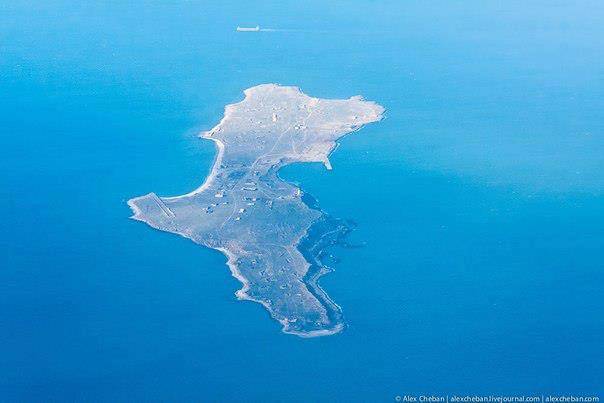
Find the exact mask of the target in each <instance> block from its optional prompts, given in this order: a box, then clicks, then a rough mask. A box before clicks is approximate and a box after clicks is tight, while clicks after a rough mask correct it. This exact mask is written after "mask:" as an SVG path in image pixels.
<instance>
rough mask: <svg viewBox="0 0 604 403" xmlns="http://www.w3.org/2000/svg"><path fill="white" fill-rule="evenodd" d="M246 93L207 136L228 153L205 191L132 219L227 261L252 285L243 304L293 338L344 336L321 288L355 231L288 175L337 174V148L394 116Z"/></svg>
mask: <svg viewBox="0 0 604 403" xmlns="http://www.w3.org/2000/svg"><path fill="white" fill-rule="evenodd" d="M244 94H245V98H244V99H243V100H242V101H241V102H238V103H235V104H231V105H227V106H226V108H225V112H224V116H223V118H222V120H221V121H220V123H219V124H218V125H217V126H215V127H214V128H213V129H212V130H210V131H208V132H204V133H202V134H201V135H200V137H202V138H204V139H209V140H212V141H213V142H214V143H215V144H216V147H217V151H218V152H217V155H216V158H215V161H214V163H213V165H212V168H211V171H210V173H209V175H208V176H207V178H206V180H205V182H204V183H203V184H202V185H201V186H200V187H199V188H197V189H195V190H194V191H192V192H191V193H188V194H185V195H182V196H177V197H159V196H157V195H156V194H155V193H149V194H147V195H144V196H140V197H136V198H133V199H131V200H129V201H128V205H129V206H130V208H131V209H132V211H133V212H134V215H133V216H132V217H131V218H133V219H135V220H139V221H143V222H145V223H147V224H148V225H150V226H151V227H153V228H156V229H158V230H162V231H167V232H172V233H175V234H178V235H181V236H183V237H185V238H189V239H190V240H192V241H193V242H195V243H197V244H199V245H203V246H205V247H208V248H212V249H216V250H218V251H220V252H222V253H224V255H226V257H227V265H228V267H229V268H230V270H231V273H232V275H233V276H234V277H235V278H237V279H238V280H239V281H241V283H242V284H243V287H242V288H241V289H240V290H238V291H237V292H236V296H237V297H238V298H239V299H243V300H251V301H255V302H258V303H260V304H262V305H263V306H264V307H265V308H266V309H267V310H268V312H269V313H270V315H271V316H272V317H273V318H274V319H275V320H277V321H279V322H280V323H281V325H282V327H283V329H282V330H283V332H285V333H290V334H295V335H298V336H301V337H315V336H324V335H331V334H335V333H337V332H339V331H341V330H342V329H343V328H344V320H343V317H342V310H341V309H340V307H339V306H338V305H337V304H336V303H335V302H334V301H332V300H331V299H330V298H329V296H328V295H327V294H326V293H325V292H324V291H323V289H322V288H321V287H320V286H319V284H318V280H319V278H320V277H321V276H323V275H324V274H326V273H328V272H330V271H331V269H330V268H329V267H328V265H327V264H325V263H324V259H323V257H324V255H325V250H326V248H328V247H330V246H331V245H334V244H337V243H339V242H342V241H343V240H344V237H345V236H346V235H347V233H348V232H349V231H350V225H349V224H348V223H346V222H345V221H343V220H340V219H336V218H333V217H330V216H329V215H328V214H326V213H325V212H323V211H322V210H321V209H320V208H319V206H318V205H317V203H316V201H315V200H314V199H313V198H312V197H311V196H310V195H308V194H306V193H304V192H303V191H302V190H301V189H300V188H298V187H297V186H295V185H294V184H291V183H288V182H286V181H284V180H282V179H281V178H280V177H279V174H278V173H279V169H280V168H281V167H283V166H284V165H287V164H291V163H296V162H320V163H323V164H324V165H325V167H326V168H327V169H331V164H330V162H329V155H330V153H331V152H332V151H333V150H334V148H335V147H336V145H337V143H336V141H337V140H338V139H339V138H341V137H342V136H344V135H346V134H348V133H351V132H354V131H356V130H358V129H360V128H361V127H362V126H363V125H365V124H367V123H371V122H376V121H379V120H380V119H381V118H382V116H383V112H384V108H383V107H382V106H380V105H378V104H376V103H375V102H369V101H365V100H364V99H363V98H362V97H360V96H354V97H351V98H349V99H319V98H313V97H310V96H308V95H306V94H304V93H303V92H302V91H301V90H300V89H299V88H297V87H289V86H280V85H277V84H263V85H258V86H255V87H252V88H248V89H247V90H245V91H244Z"/></svg>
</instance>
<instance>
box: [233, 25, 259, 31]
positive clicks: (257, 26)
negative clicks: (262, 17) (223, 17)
mask: <svg viewBox="0 0 604 403" xmlns="http://www.w3.org/2000/svg"><path fill="white" fill-rule="evenodd" d="M236 31H237V32H258V31H260V25H256V26H255V27H239V26H238V27H237V29H236Z"/></svg>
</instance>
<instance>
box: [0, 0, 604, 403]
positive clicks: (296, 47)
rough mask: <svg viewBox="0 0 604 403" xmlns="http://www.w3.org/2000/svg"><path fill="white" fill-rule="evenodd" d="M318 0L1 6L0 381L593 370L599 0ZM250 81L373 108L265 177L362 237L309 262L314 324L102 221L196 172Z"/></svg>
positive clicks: (412, 377) (48, 384)
mask: <svg viewBox="0 0 604 403" xmlns="http://www.w3.org/2000/svg"><path fill="white" fill-rule="evenodd" d="M323 3H324V2H321V1H307V2H304V3H303V4H295V3H294V2H291V3H289V2H282V1H280V2H270V1H260V2H257V3H256V4H253V5H252V4H249V2H228V3H227V4H223V2H217V4H216V5H209V4H206V3H205V2H186V3H181V4H160V3H156V2H141V3H139V4H136V5H135V4H132V5H123V4H122V3H121V2H110V3H108V4H106V5H91V4H82V3H80V2H55V1H51V2H43V3H41V2H19V1H18V2H11V3H10V4H9V3H7V4H4V5H2V6H0V10H1V12H0V54H1V57H0V88H1V90H0V150H1V158H0V170H1V171H2V174H0V207H1V209H2V211H3V212H4V218H3V231H1V232H0V256H1V262H0V266H1V269H0V326H1V328H2V331H1V332H0V334H1V336H0V400H8V401H45V400H57V401H72V400H85V401H148V400H151V401H181V400H196V401H232V400H237V401H264V402H267V401H286V400H291V401H306V402H308V401H392V400H393V399H394V396H396V395H398V394H405V393H408V394H419V393H426V394H430V393H431V394H438V393H449V394H453V393H506V394H520V393H531V394H541V393H545V394H547V393H567V394H569V393H577V394H578V393H582V394H594V393H601V392H602V379H604V370H603V369H602V368H603V367H604V354H603V353H604V351H603V346H602V338H603V336H604V319H603V316H602V311H603V310H604V304H603V302H602V301H604V299H603V298H602V283H603V281H604V274H603V270H602V269H603V264H602V250H604V163H603V161H604V159H603V158H602V155H604V140H603V139H604V117H603V114H602V111H603V110H604V97H603V95H604V79H603V78H604V76H603V72H604V64H603V63H602V58H601V55H602V54H604V42H602V41H601V40H600V39H599V38H602V37H603V36H604V28H602V27H604V7H603V6H602V3H601V2H597V1H592V2H590V1H578V2H577V1H557V2H553V3H552V2H545V1H543V2H542V1H535V2H529V4H527V2H519V1H512V2H505V3H504V4H499V2H473V1H470V2H456V3H451V2H445V1H442V2H432V3H429V2H420V1H410V2H400V1H391V2H379V3H378V2H343V1H342V2H332V3H330V4H328V5H325V4H323ZM256 24H260V25H262V26H264V27H267V28H277V29H287V30H289V31H279V32H261V33H251V34H237V33H235V32H234V27H236V26H237V25H256ZM266 82H277V83H281V84H284V85H298V86H300V87H301V88H302V89H303V90H304V91H305V92H306V93H308V94H310V95H313V96H317V97H327V98H343V97H349V96H352V95H357V94H362V95H364V96H365V97H366V98H367V99H370V100H375V101H377V102H379V103H380V104H382V105H384V106H385V107H386V108H387V118H386V119H385V120H384V121H382V122H380V123H378V124H374V125H371V126H368V127H366V128H364V129H363V130H361V131H360V132H358V133H355V134H353V135H351V136H348V137H346V138H345V139H344V140H343V141H342V142H341V146H340V148H339V149H338V151H337V152H336V153H335V154H334V155H333V157H332V163H333V166H334V170H333V171H332V172H327V171H325V170H324V168H323V167H322V166H320V165H318V164H304V165H295V166H290V167H287V168H285V169H284V170H283V172H282V175H283V177H285V178H287V179H289V180H292V181H296V182H298V183H300V184H301V186H302V187H303V188H304V189H305V190H306V191H307V192H309V193H311V194H312V195H313V196H315V197H316V198H317V199H318V200H319V202H320V205H321V207H322V208H323V209H324V210H326V211H327V212H329V213H330V214H332V215H334V216H336V217H342V218H347V219H352V220H354V221H356V222H357V224H358V230H357V231H355V233H354V234H353V241H355V242H357V243H364V245H365V246H364V247H362V248H357V249H345V250H338V251H337V255H338V256H339V258H340V259H341V262H340V263H339V264H338V266H337V271H336V272H335V273H334V274H331V275H330V276H328V277H326V278H324V279H323V281H322V284H323V286H324V288H325V289H326V290H327V292H328V293H329V294H330V295H331V296H332V297H333V298H334V300H335V301H337V302H338V303H339V304H340V305H341V306H342V307H343V310H344V314H345V316H346V319H347V321H348V323H349V327H348V328H347V330H346V331H345V332H344V333H342V334H340V335H337V336H334V337H328V338H317V339H311V340H305V339H300V338H297V337H292V336H287V335H283V334H281V333H280V331H279V329H280V326H279V325H278V323H276V322H274V321H272V320H271V319H270V318H269V316H268V314H267V313H266V312H265V311H264V310H263V309H262V307H260V306H259V305H257V304H253V303H250V302H238V301H236V299H235V297H234V292H235V290H236V289H237V288H238V287H239V284H238V282H237V281H236V280H235V279H233V278H232V277H231V276H230V274H229V272H228V269H227V268H226V266H225V258H224V257H223V256H222V255H221V254H220V253H218V252H216V251H211V250H208V249H204V248H201V247H199V246H197V245H195V244H193V243H191V242H189V241H187V240H184V239H182V238H178V237H176V236H173V235H170V234H167V233H161V232H158V231H153V230H151V229H150V228H148V227H147V226H145V225H143V224H141V223H137V222H133V221H131V220H128V217H129V215H130V211H129V209H128V207H127V206H126V204H125V201H126V200H127V199H128V198H131V197H133V196H137V195H140V194H144V193H146V192H150V191H155V192H156V193H158V194H160V195H166V196H167V195H177V194H181V193H185V192H188V191H190V190H191V189H193V188H195V187H197V186H198V185H199V183H201V181H202V180H203V178H204V175H205V174H206V173H207V170H208V169H209V166H210V164H211V162H212V159H213V156H214V148H213V145H212V144H211V143H210V142H207V141H202V140H198V139H196V138H195V133H196V132H197V131H199V130H202V129H209V128H211V127H212V126H214V125H215V124H216V123H218V121H219V120H220V118H221V116H222V111H223V108H224V105H226V104H228V103H231V102H235V101H238V100H239V99H241V98H242V90H243V89H245V88H247V87H250V86H253V85H256V84H259V83H266Z"/></svg>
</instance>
